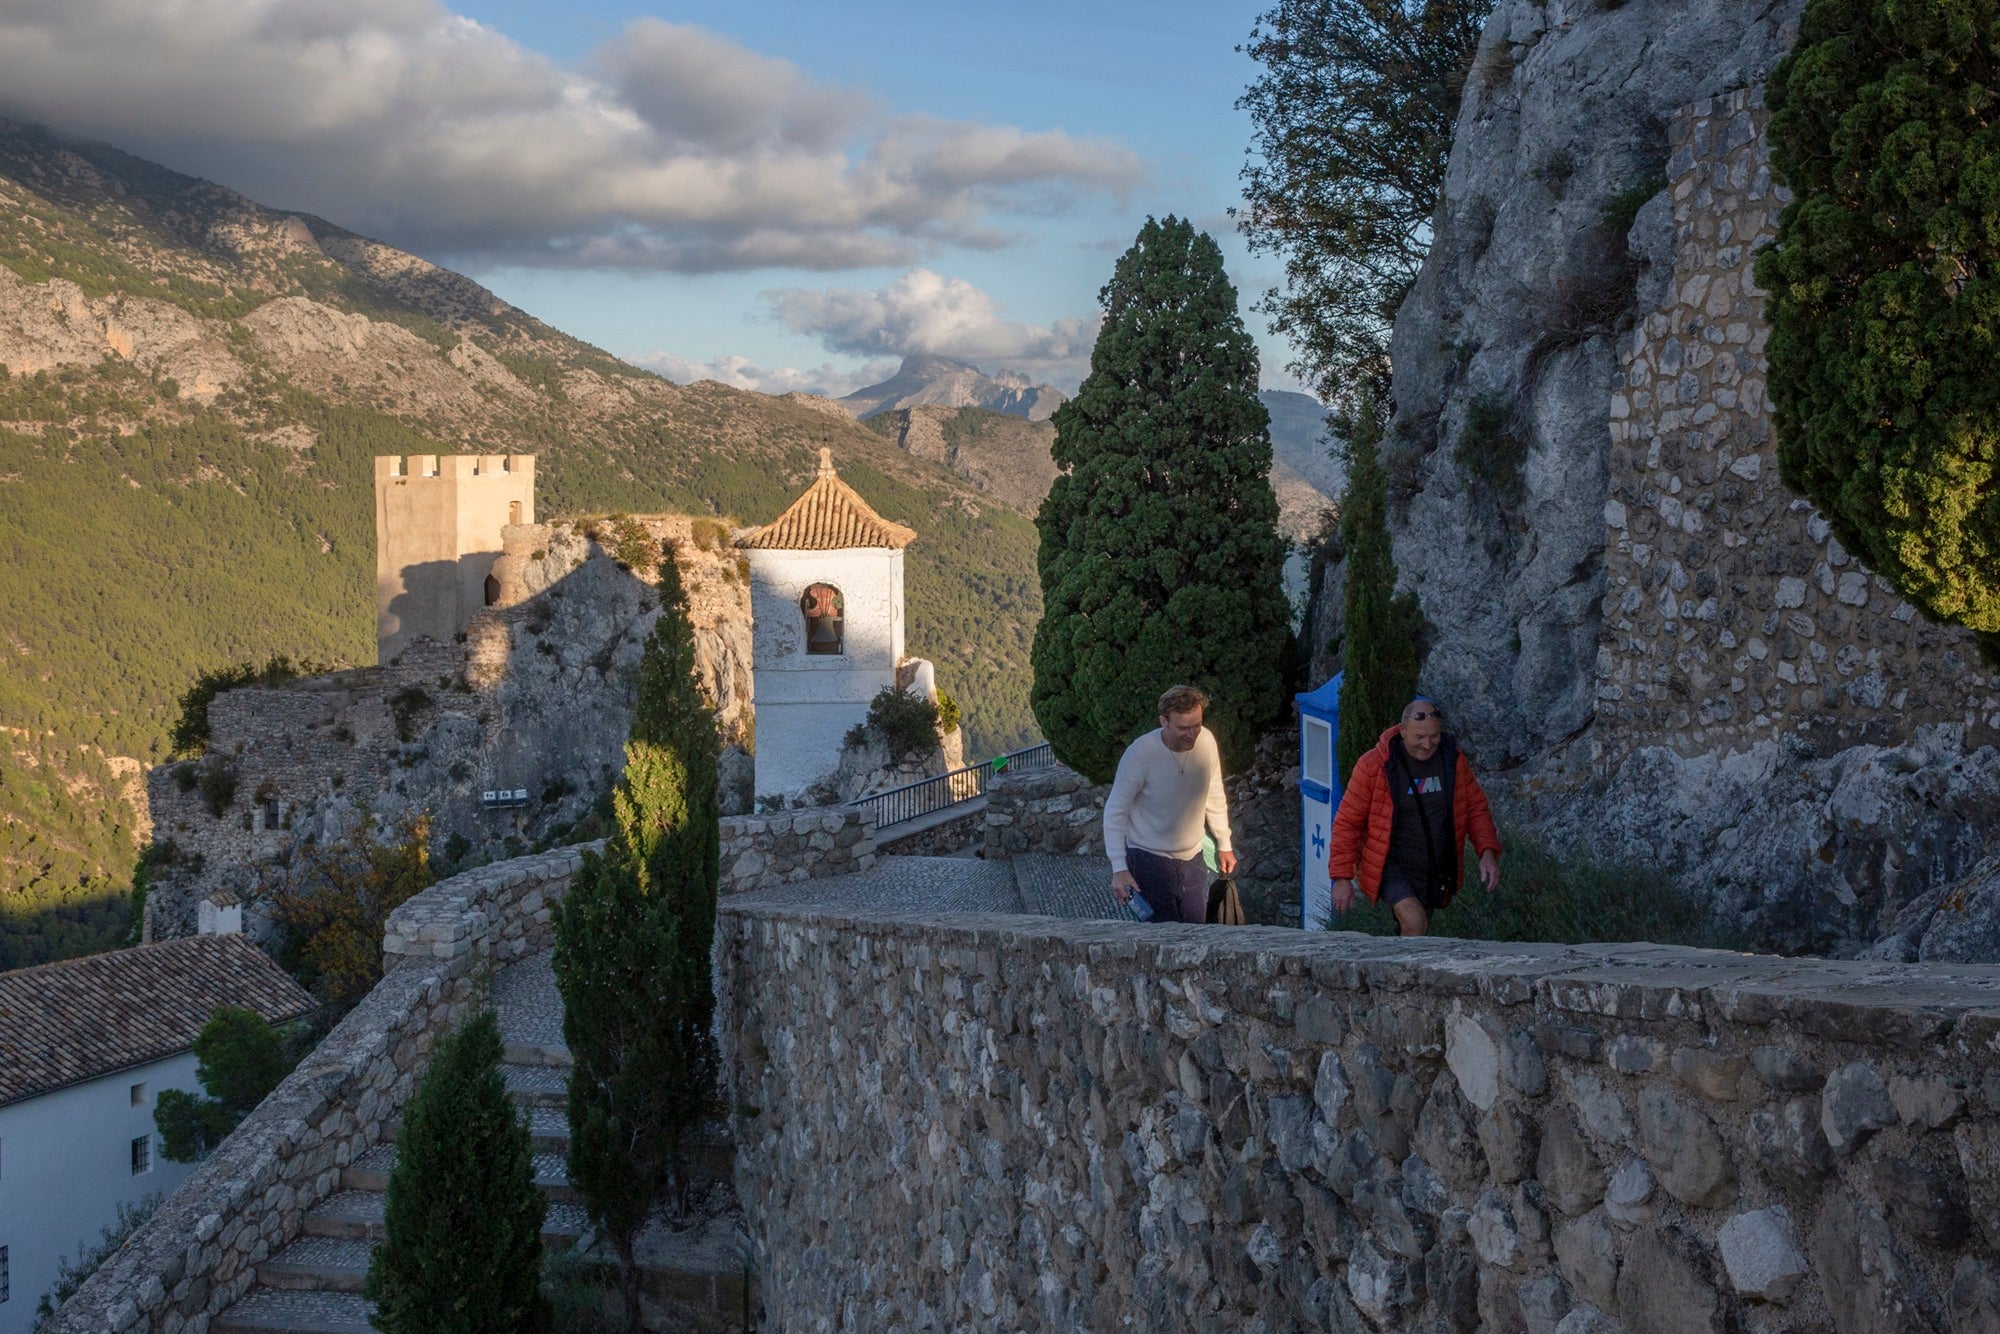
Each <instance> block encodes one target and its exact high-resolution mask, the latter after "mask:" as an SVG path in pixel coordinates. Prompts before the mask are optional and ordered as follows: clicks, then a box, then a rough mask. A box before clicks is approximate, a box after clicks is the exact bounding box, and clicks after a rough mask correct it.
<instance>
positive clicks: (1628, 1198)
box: [1604, 1158, 1658, 1227]
mask: <svg viewBox="0 0 2000 1334" xmlns="http://www.w3.org/2000/svg"><path fill="white" fill-rule="evenodd" d="M1653 1188H1654V1182H1653V1169H1652V1168H1651V1167H1649V1166H1647V1164H1646V1160H1645V1159H1644V1158H1628V1159H1627V1160H1626V1161H1625V1163H1624V1165H1623V1166H1621V1167H1620V1168H1619V1169H1618V1170H1617V1171H1616V1172H1614V1173H1613V1174H1612V1176H1611V1184H1610V1185H1609V1186H1608V1187H1606V1188H1605V1191H1604V1212H1605V1213H1606V1214H1608V1215H1610V1217H1611V1219H1612V1220H1613V1221H1614V1222H1617V1223H1621V1224H1623V1225H1624V1226H1626V1227H1637V1226H1640V1225H1641V1224H1644V1223H1648V1222H1651V1221H1652V1218H1653V1215H1654V1214H1655V1213H1656V1212H1658V1210H1657V1208H1656V1206H1655V1205H1654V1203H1653Z"/></svg>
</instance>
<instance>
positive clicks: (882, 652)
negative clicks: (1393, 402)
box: [736, 449, 916, 798]
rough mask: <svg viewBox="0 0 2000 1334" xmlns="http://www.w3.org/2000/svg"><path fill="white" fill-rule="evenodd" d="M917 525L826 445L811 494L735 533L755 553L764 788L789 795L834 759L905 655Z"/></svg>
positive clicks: (754, 628) (754, 634)
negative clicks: (876, 499)
mask: <svg viewBox="0 0 2000 1334" xmlns="http://www.w3.org/2000/svg"><path fill="white" fill-rule="evenodd" d="M915 537H916V533H915V532H914V531H912V530H911V529H908V528H905V527H903V526H902V525H901V524H898V523H891V522H889V521H888V520H887V519H884V518H883V517H882V516H881V515H879V514H877V513H876V512H875V511H874V510H872V509H870V508H869V507H868V502H867V501H865V500H863V499H862V498H861V497H860V496H859V495H858V494H856V493H855V491H854V488H853V487H850V486H849V485H847V483H845V482H843V481H841V480H840V478H839V477H838V476H836V475H835V474H834V471H833V455H832V451H831V450H827V449H822V450H820V452H819V474H818V476H816V477H815V478H814V479H813V483H812V485H811V486H809V487H807V488H806V490H805V494H803V495H801V496H800V497H799V498H798V499H797V500H795V501H793V502H792V504H791V506H790V508H788V509H787V510H786V511H785V512H784V513H783V514H780V515H779V516H778V517H777V518H776V519H773V520H772V521H771V522H770V523H768V524H766V525H765V526H764V527H762V528H759V529H757V530H756V531H754V532H750V533H746V534H744V535H743V536H742V537H739V538H737V539H736V545H737V546H738V547H741V548H742V549H743V550H744V551H746V552H747V553H748V554H749V557H750V618H751V644H752V662H751V673H752V677H753V681H754V686H753V688H754V692H755V699H756V703H757V795H758V796H759V797H760V798H761V797H766V796H774V795H775V796H790V795H792V794H794V793H796V792H797V791H798V790H799V789H800V788H802V787H805V786H806V785H807V784H809V783H811V782H812V781H813V780H815V779H817V778H819V777H821V776H823V775H824V774H826V773H827V771H828V770H830V769H832V768H833V766H834V764H835V763H836V762H837V760H838V759H839V756H840V747H841V740H842V738H843V737H844V736H846V734H847V731H848V729H849V728H851V727H853V726H854V725H855V724H857V723H860V722H862V721H863V720H864V719H866V718H867V716H868V702H869V701H870V700H872V699H874V698H875V696H876V694H877V693H878V692H879V691H881V690H883V689H885V688H893V687H895V686H896V684H897V681H896V668H897V666H898V665H899V664H901V662H902V661H903V548H904V547H906V546H908V545H909V544H910V542H911V541H912V540H913V539H914V538H915Z"/></svg>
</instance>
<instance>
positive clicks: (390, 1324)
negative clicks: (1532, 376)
mask: <svg viewBox="0 0 2000 1334" xmlns="http://www.w3.org/2000/svg"><path fill="white" fill-rule="evenodd" d="M501 1055H502V1047H501V1042H500V1027H499V1024H498V1022H497V1021H496V1020H495V1019H494V1016H493V1011H491V1010H485V1011H482V1012H481V1013H480V1014H478V1015H477V1016H475V1017H474V1018H473V1019H471V1020H470V1021H469V1022H467V1023H466V1025H465V1026H464V1027H463V1028H461V1029H460V1030H459V1031H458V1032H457V1033H454V1034H453V1035H451V1036H450V1037H448V1038H446V1039H444V1040H443V1041H442V1042H440V1043H438V1046H437V1051H436V1052H435V1054H434V1055H433V1056H432V1058H431V1067H430V1069H429V1071H427V1072H426V1073H425V1075H424V1078H423V1082H422V1083H421V1084H419V1085H418V1086H417V1092H416V1095H415V1096H414V1097H413V1098H411V1099H410V1105H409V1107H408V1108H407V1109H406V1110H405V1111H404V1113H403V1129H402V1133H401V1134H400V1135H398V1136H397V1139H396V1166H395V1167H394V1168H393V1169H392V1170H391V1171H390V1173H389V1198H388V1203H387V1206H386V1208H385V1210H384V1214H383V1240H382V1244H381V1246H379V1247H377V1248H376V1251H375V1256H374V1258H373V1259H372V1260H371V1261H369V1264H368V1282H367V1293H368V1296H369V1299H370V1300H372V1301H373V1302H374V1303H375V1327H376V1328H377V1329H380V1330H382V1331H384V1334H538V1332H539V1331H541V1330H545V1329H547V1328H548V1308H547V1305H546V1304H545V1302H544V1301H543V1298H542V1289H541V1281H542V1218H543V1215H544V1213H545V1212H546V1210H547V1208H548V1205H547V1202H546V1201H545V1200H543V1198H542V1194H541V1192H540V1191H539V1190H537V1189H536V1188H535V1161H534V1160H535V1155H534V1146H533V1143H532V1141H531V1140H530V1139H529V1137H528V1129H527V1127H526V1126H525V1125H523V1124H522V1122H521V1117H520V1113H519V1112H518V1111H516V1110H515V1107H514V1104H513V1103H512V1101H510V1100H509V1099H508V1097H507V1088H506V1084H505V1082H504V1081H503V1080H502V1079H501V1076H500V1058H501Z"/></svg>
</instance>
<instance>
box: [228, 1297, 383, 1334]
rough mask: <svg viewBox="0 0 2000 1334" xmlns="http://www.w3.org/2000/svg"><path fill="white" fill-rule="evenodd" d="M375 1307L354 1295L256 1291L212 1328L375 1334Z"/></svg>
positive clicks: (233, 1332) (269, 1333) (244, 1332)
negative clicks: (370, 1317) (371, 1317)
mask: <svg viewBox="0 0 2000 1334" xmlns="http://www.w3.org/2000/svg"><path fill="white" fill-rule="evenodd" d="M374 1309H375V1304H374V1303H373V1302H371V1301H369V1300H368V1299H367V1298H366V1297H363V1296H361V1295H360V1294H359V1293H353V1292H286V1291H282V1290H280V1289H277V1288H257V1289H254V1290H253V1291H251V1292H250V1293H249V1294H248V1295H247V1296H245V1297H244V1298H243V1300H242V1301H239V1302H237V1303H236V1305H234V1306H232V1307H230V1308H229V1309H228V1310H227V1311H224V1312H223V1313H222V1314H221V1315H219V1316H217V1317H216V1318H215V1321H214V1323H212V1324H211V1325H209V1329H210V1330H211V1331H212V1334H372V1332H373V1330H374V1328H375V1327H374V1326H373V1325H372V1324H370V1323H369V1320H368V1317H369V1315H370V1313H371V1312H373V1311H374Z"/></svg>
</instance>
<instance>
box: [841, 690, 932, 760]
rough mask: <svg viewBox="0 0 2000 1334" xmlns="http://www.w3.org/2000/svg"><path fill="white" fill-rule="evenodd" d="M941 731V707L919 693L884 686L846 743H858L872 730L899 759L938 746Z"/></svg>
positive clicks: (876, 694) (848, 735)
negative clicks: (865, 717) (865, 718)
mask: <svg viewBox="0 0 2000 1334" xmlns="http://www.w3.org/2000/svg"><path fill="white" fill-rule="evenodd" d="M943 730H944V723H943V710H942V709H941V708H939V706H938V705H936V704H933V703H932V702H931V701H930V700H928V699H925V698H924V697H923V696H922V695H917V694H912V693H911V692H910V691H907V690H898V689H896V688H895V687H894V686H884V687H882V689H880V690H878V691H877V692H875V698H874V699H871V700H869V701H868V720H867V721H866V722H864V723H858V724H856V725H855V726H854V727H853V728H851V729H850V730H849V731H848V734H847V744H848V745H850V746H858V745H860V744H861V743H862V742H864V741H866V740H867V738H868V734H869V733H870V732H873V733H874V734H875V735H876V736H878V737H880V738H882V742H883V744H884V745H886V746H888V748H889V753H890V754H891V755H893V756H895V757H896V758H897V759H899V760H906V759H908V758H910V757H911V756H913V755H922V754H924V753H925V752H927V751H932V750H935V749H937V744H938V733H939V732H940V731H943Z"/></svg>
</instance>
